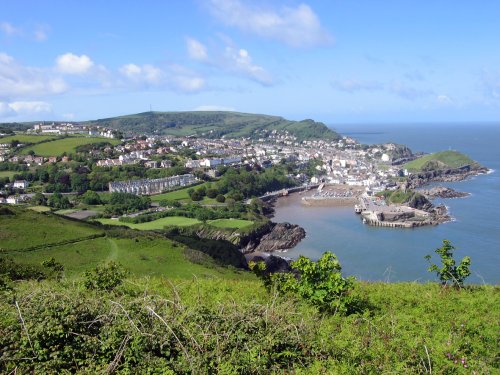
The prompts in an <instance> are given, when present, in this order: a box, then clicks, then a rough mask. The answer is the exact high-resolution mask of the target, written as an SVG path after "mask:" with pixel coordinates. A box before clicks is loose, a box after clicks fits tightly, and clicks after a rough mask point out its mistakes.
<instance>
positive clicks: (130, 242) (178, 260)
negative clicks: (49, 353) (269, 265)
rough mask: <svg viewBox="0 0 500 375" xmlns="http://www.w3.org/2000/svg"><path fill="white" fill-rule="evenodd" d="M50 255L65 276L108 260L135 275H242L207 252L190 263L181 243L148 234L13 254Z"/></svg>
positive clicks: (37, 259)
mask: <svg viewBox="0 0 500 375" xmlns="http://www.w3.org/2000/svg"><path fill="white" fill-rule="evenodd" d="M50 258H54V259H55V260H56V261H57V262H59V263H61V264H62V265H63V266H64V269H65V275H66V277H68V278H78V277H80V276H81V275H82V274H83V272H85V271H87V270H90V269H93V268H94V267H95V266H97V265H98V264H102V263H105V262H109V261H114V262H118V263H120V264H122V265H123V266H124V267H125V268H126V269H127V270H128V271H129V272H130V273H131V274H132V275H134V276H168V277H172V278H180V279H190V278H192V277H193V276H194V275H196V276H197V277H221V278H236V277H241V275H242V271H236V270H234V269H229V268H225V267H220V266H217V265H215V263H214V262H213V260H212V259H210V258H208V257H207V256H205V257H204V264H195V263H192V262H190V261H189V260H188V259H186V257H185V255H184V248H183V246H181V245H177V244H175V243H173V242H172V241H170V240H167V239H163V238H149V237H137V238H136V239H129V238H122V239H120V238H96V239H91V240H86V241H81V242H76V243H72V244H67V245H61V246H54V247H51V248H45V249H40V250H36V251H29V252H26V253H23V256H22V257H18V258H16V261H17V262H19V263H22V264H34V265H37V264H41V263H42V262H43V261H44V260H46V259H50ZM206 258H208V259H206ZM243 278H246V279H249V278H250V279H252V278H253V276H252V274H250V273H245V275H244V276H243Z"/></svg>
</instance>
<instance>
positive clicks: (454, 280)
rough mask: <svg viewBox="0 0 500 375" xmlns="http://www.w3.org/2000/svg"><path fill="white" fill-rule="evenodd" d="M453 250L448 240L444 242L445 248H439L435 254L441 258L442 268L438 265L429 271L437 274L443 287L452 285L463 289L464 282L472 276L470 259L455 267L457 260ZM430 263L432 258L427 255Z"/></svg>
mask: <svg viewBox="0 0 500 375" xmlns="http://www.w3.org/2000/svg"><path fill="white" fill-rule="evenodd" d="M453 250H455V247H454V246H453V245H452V244H451V242H450V241H448V240H443V246H441V247H439V248H437V249H436V250H435V252H436V253H437V254H439V255H440V257H441V265H442V266H441V268H439V267H438V266H437V265H436V264H432V263H431V265H430V267H429V269H428V271H429V272H436V274H437V276H438V277H439V280H441V284H442V285H443V286H446V285H448V283H450V284H451V285H452V286H453V287H455V288H461V287H462V286H463V284H464V280H465V279H466V278H467V277H468V276H469V275H470V263H471V261H470V257H468V256H467V257H464V258H463V259H462V260H461V261H460V264H459V265H458V266H456V265H455V259H453ZM425 259H427V260H428V261H429V263H430V260H431V256H430V255H427V256H426V257H425Z"/></svg>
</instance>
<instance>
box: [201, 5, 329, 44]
mask: <svg viewBox="0 0 500 375" xmlns="http://www.w3.org/2000/svg"><path fill="white" fill-rule="evenodd" d="M209 7H210V10H211V12H212V14H213V15H214V16H215V17H216V18H218V19H219V20H220V21H222V22H223V23H225V24H226V25H229V26H234V27H237V28H239V29H241V30H243V31H245V32H249V33H252V34H256V35H259V36H262V37H265V38H269V39H275V40H278V41H280V42H284V43H286V44H288V45H290V46H292V47H309V46H314V45H318V44H326V43H330V42H331V41H332V40H333V38H332V37H331V35H330V34H329V33H328V32H327V31H326V30H324V28H323V27H322V26H321V22H320V20H319V18H318V16H317V15H316V14H315V13H314V11H313V10H312V9H311V8H310V7H309V6H308V5H306V4H299V5H298V6H297V7H295V8H290V7H281V8H280V9H277V10H276V9H270V8H266V9H263V8H258V7H255V6H248V5H246V4H244V3H243V2H242V1H240V0H210V2H209Z"/></svg>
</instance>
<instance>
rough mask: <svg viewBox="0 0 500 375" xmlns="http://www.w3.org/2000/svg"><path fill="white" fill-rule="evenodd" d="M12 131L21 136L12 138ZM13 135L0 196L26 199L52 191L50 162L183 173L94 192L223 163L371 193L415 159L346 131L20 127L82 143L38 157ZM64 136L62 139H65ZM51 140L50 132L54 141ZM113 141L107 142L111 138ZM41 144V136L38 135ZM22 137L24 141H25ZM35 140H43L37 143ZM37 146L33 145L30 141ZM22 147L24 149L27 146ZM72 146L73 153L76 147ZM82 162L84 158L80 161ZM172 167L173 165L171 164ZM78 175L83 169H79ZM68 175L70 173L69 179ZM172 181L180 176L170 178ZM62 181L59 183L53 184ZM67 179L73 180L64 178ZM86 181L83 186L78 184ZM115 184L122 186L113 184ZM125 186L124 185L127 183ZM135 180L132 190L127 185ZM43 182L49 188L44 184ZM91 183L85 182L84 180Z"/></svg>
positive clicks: (147, 189) (4, 149) (208, 171)
mask: <svg viewBox="0 0 500 375" xmlns="http://www.w3.org/2000/svg"><path fill="white" fill-rule="evenodd" d="M16 135H18V137H17V138H19V139H20V140H21V141H19V140H17V139H15V138H16ZM16 135H14V136H13V135H11V136H10V137H9V138H3V139H10V141H9V142H5V141H4V142H1V140H2V139H1V138H0V142H1V143H0V161H1V162H2V164H3V167H2V169H3V170H4V171H10V173H9V174H6V173H5V172H4V174H3V176H4V177H3V178H2V177H1V176H2V175H0V182H1V183H2V184H1V185H0V186H1V187H2V190H1V191H0V194H1V196H0V202H4V203H13V204H15V203H21V202H29V200H30V199H32V198H33V196H34V193H35V192H41V193H53V192H55V191H56V190H58V189H53V188H51V187H50V186H49V187H48V186H47V184H44V183H43V179H40V178H38V179H35V175H36V174H35V173H33V171H35V170H36V169H37V168H41V167H42V166H43V167H46V166H50V165H55V164H59V165H67V166H68V167H69V168H71V167H70V164H71V163H73V164H75V163H79V164H85V168H86V172H89V173H90V172H94V171H96V170H100V171H106V170H108V169H111V168H113V167H123V166H129V165H135V166H137V167H138V168H141V169H143V170H148V169H150V170H156V172H155V173H151V174H150V175H151V176H158V177H159V178H166V177H167V176H168V177H169V178H172V176H179V174H177V175H174V174H172V173H171V172H173V171H179V172H184V173H180V174H181V175H186V173H188V174H189V176H191V177H188V178H185V177H184V178H182V181H177V182H176V183H161V184H160V183H156V184H154V186H155V187H154V188H152V186H153V185H152V184H153V183H152V182H151V179H141V178H140V177H139V176H130V179H126V180H121V179H120V180H110V181H108V182H107V183H106V184H105V185H102V184H101V186H99V187H95V186H93V187H92V188H93V189H94V190H97V191H106V190H109V191H110V192H114V191H123V192H130V193H133V194H140V195H150V194H159V193H163V192H166V191H168V190H172V189H173V188H175V187H183V186H188V185H192V184H194V183H196V180H197V179H196V177H194V175H192V174H191V173H195V174H196V176H197V177H201V176H203V175H205V176H206V177H207V178H214V179H216V178H217V177H218V175H219V174H220V169H221V167H236V168H239V167H247V168H256V167H257V168H268V167H271V166H273V165H279V164H285V163H286V164H288V165H292V166H293V168H291V169H292V170H293V172H294V173H290V174H289V175H288V177H290V178H291V179H293V181H294V182H295V184H296V185H307V184H316V185H318V184H326V185H327V186H349V187H356V188H357V189H358V190H359V187H362V188H363V189H364V190H367V191H369V192H373V193H376V192H380V191H383V190H385V189H387V188H394V187H395V186H396V184H395V181H396V180H397V179H398V178H399V177H402V176H405V175H407V173H408V172H407V171H406V170H403V169H401V167H400V165H399V164H400V163H401V160H402V158H401V152H400V151H401V149H403V151H404V153H403V157H404V159H403V160H409V159H411V158H412V157H413V155H412V154H411V151H409V150H406V149H405V148H404V147H403V146H399V145H396V144H392V143H389V144H384V145H375V146H368V145H361V144H359V143H358V142H357V141H356V140H355V139H353V138H351V137H342V138H341V139H340V140H335V141H324V140H317V139H316V140H315V139H309V140H303V141H299V140H297V137H295V136H294V135H291V134H290V133H288V132H287V131H284V132H282V131H277V130H272V131H266V130H264V131H262V132H261V134H259V137H258V138H257V139H249V138H241V139H225V138H221V139H216V140H214V139H203V138H198V137H189V136H188V137H173V136H146V135H143V134H131V135H129V136H127V137H124V138H122V139H117V136H123V134H121V133H120V132H117V131H114V130H112V129H106V128H90V127H86V126H82V125H79V124H77V123H59V124H55V123H52V124H50V125H46V124H43V123H40V124H36V125H34V126H33V128H31V129H29V130H28V131H27V132H25V135H26V136H31V137H32V138H33V137H35V138H34V139H35V143H36V137H37V136H38V137H40V139H41V140H43V139H42V137H43V136H47V135H51V136H53V135H56V136H57V137H58V138H57V139H67V140H81V141H82V142H81V143H82V145H84V146H85V144H86V142H85V141H86V140H88V142H89V143H88V144H86V147H84V148H82V146H80V148H75V149H74V150H73V151H70V150H68V152H63V153H62V154H59V155H56V154H54V155H48V154H47V153H46V152H42V153H41V155H38V154H37V152H36V148H35V150H33V149H30V147H28V146H29V145H30V144H31V143H32V142H33V139H31V140H30V142H23V141H22V139H23V134H21V133H19V134H16ZM65 137H67V138H65ZM55 139H56V138H49V140H52V142H54V140H55ZM109 140H113V141H114V142H113V143H109V142H108V141H109ZM43 142H46V141H45V140H43ZM26 143H27V144H26ZM39 145H43V143H40V144H39ZM35 146H36V145H35ZM26 149H30V150H29V151H28V152H25V150H26ZM75 151H76V152H75ZM84 160H85V162H83V163H82V161H84ZM174 165H175V167H174ZM79 174H80V175H81V174H82V173H81V171H80V173H79ZM71 178H72V177H71V176H69V179H70V180H71ZM176 178H177V179H179V178H181V177H176ZM59 185H61V184H59ZM70 185H71V184H70ZM84 185H85V184H84ZM120 186H121V188H119V187H120ZM126 186H128V188H126ZM132 186H133V188H132ZM47 187H48V188H47ZM83 187H87V188H88V187H89V186H83ZM59 191H60V192H64V193H83V192H84V191H82V186H70V187H65V188H63V189H59Z"/></svg>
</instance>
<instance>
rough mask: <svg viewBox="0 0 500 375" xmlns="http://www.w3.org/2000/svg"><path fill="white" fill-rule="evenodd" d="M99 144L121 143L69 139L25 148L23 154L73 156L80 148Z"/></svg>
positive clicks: (116, 142)
mask: <svg viewBox="0 0 500 375" xmlns="http://www.w3.org/2000/svg"><path fill="white" fill-rule="evenodd" d="M99 142H109V143H111V144H113V145H117V144H119V143H120V141H119V140H118V139H109V138H99V137H69V138H63V139H57V140H54V141H50V142H44V143H40V144H37V145H34V146H29V147H25V148H23V150H22V153H23V154H27V153H28V152H30V151H33V152H34V153H35V155H39V156H61V155H62V154H63V153H66V154H71V153H73V152H75V151H76V148H77V147H78V146H83V145H87V144H91V143H99Z"/></svg>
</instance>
